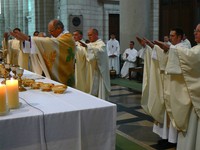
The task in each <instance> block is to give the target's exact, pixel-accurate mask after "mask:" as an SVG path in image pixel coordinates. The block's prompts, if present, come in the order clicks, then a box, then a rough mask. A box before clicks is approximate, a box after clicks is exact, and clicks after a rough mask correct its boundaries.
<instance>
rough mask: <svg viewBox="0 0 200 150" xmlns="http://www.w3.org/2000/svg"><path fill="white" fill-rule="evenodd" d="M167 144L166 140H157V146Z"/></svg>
mask: <svg viewBox="0 0 200 150" xmlns="http://www.w3.org/2000/svg"><path fill="white" fill-rule="evenodd" d="M167 143H168V140H167V139H162V140H158V145H164V144H167Z"/></svg>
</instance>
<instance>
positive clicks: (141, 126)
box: [110, 85, 175, 150]
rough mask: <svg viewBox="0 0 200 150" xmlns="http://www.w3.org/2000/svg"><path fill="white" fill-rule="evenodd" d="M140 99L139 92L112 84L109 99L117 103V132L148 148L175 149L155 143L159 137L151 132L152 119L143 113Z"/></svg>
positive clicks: (154, 149) (157, 149)
mask: <svg viewBox="0 0 200 150" xmlns="http://www.w3.org/2000/svg"><path fill="white" fill-rule="evenodd" d="M140 100H141V93H140V92H136V91H133V90H132V89H129V88H126V87H121V86H118V85H112V91H111V96H110V101H111V102H112V103H115V104H117V132H118V133H120V134H121V135H123V136H124V137H126V138H128V139H130V140H133V141H134V142H137V143H138V144H140V145H142V146H143V147H145V148H146V149H148V150H151V149H152V150H165V149H166V150H175V147H174V146H170V147H168V146H167V145H158V144H157V141H158V140H160V138H159V137H158V136H157V135H156V134H154V133H153V132H152V128H153V123H152V122H153V119H152V118H151V117H149V116H147V115H146V114H145V113H144V111H143V109H142V108H141V106H140Z"/></svg>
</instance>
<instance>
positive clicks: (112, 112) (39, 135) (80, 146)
mask: <svg viewBox="0 0 200 150" xmlns="http://www.w3.org/2000/svg"><path fill="white" fill-rule="evenodd" d="M30 74H31V75H33V78H35V79H36V80H37V81H41V82H45V83H46V82H48V83H49V82H51V83H54V84H59V83H58V82H55V81H52V80H50V79H47V78H45V79H42V77H41V76H38V77H37V75H36V74H32V73H30V72H27V71H26V72H25V74H24V77H29V78H31V75H30ZM19 96H20V98H19V100H20V102H21V104H22V105H21V106H20V108H19V109H14V110H11V111H10V112H9V113H8V114H7V115H5V116H0V129H1V130H0V149H2V150H10V149H12V150H24V149H26V150H46V149H48V150H66V149H69V150H94V149H95V150H114V149H115V128H116V105H115V104H111V103H109V102H107V101H104V100H101V99H99V98H97V97H94V96H91V95H89V94H86V93H83V92H81V91H78V90H76V89H73V88H71V87H68V89H67V91H66V92H65V93H64V94H54V93H53V92H42V91H41V90H32V89H28V90H27V91H25V92H20V93H19ZM26 102H27V103H26Z"/></svg>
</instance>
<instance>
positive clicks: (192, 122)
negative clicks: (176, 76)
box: [170, 44, 200, 150]
mask: <svg viewBox="0 0 200 150" xmlns="http://www.w3.org/2000/svg"><path fill="white" fill-rule="evenodd" d="M170 51H171V52H172V53H174V54H175V55H176V54H177V56H178V58H179V60H180V67H181V71H182V74H183V76H184V79H185V82H186V88H187V92H188V95H189V98H190V99H188V100H185V99H183V100H182V101H180V102H179V105H181V106H179V108H178V109H179V110H181V111H180V112H178V111H177V116H179V117H180V118H184V120H186V121H187V120H188V119H189V120H188V128H187V132H186V133H179V136H178V138H179V140H178V145H177V149H178V150H182V149H184V150H191V149H192V150H199V149H200V142H199V141H200V120H199V117H200V103H199V99H200V92H199V91H200V69H199V66H200V59H199V58H200V44H198V45H197V46H194V47H193V48H191V49H184V48H181V47H176V48H175V49H170ZM191 102H192V104H193V105H192V106H193V108H192V109H191ZM183 109H184V110H183ZM184 120H183V121H184ZM176 121H178V120H176ZM178 123H179V122H178Z"/></svg>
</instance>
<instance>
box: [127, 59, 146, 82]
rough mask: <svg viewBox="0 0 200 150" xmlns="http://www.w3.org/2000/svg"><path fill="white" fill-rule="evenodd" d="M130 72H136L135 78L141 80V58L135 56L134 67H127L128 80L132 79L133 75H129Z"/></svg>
mask: <svg viewBox="0 0 200 150" xmlns="http://www.w3.org/2000/svg"><path fill="white" fill-rule="evenodd" d="M132 72H136V80H138V81H142V76H143V66H142V64H141V58H139V57H137V60H136V67H133V68H129V80H132V79H133V77H132V76H131V74H132Z"/></svg>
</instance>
